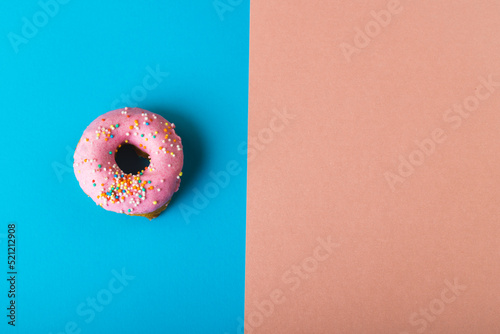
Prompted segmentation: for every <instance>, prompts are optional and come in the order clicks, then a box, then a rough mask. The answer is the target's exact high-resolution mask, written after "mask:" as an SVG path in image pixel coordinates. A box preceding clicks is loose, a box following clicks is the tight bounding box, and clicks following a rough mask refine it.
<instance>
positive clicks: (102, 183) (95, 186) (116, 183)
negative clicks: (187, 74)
mask: <svg viewBox="0 0 500 334" xmlns="http://www.w3.org/2000/svg"><path fill="white" fill-rule="evenodd" d="M174 129H175V125H174V124H173V123H170V122H168V121H167V120H166V119H165V118H163V117H162V116H160V115H157V114H154V113H152V112H149V111H147V110H144V109H140V108H123V109H117V110H113V111H110V112H108V113H106V114H104V115H102V116H100V117H99V118H97V119H96V120H94V121H93V122H92V123H91V124H90V125H89V126H88V127H87V129H86V130H85V131H84V132H83V136H82V138H81V139H80V141H79V142H78V145H77V147H76V151H75V156H74V165H73V167H74V170H75V175H76V178H77V179H78V182H79V183H80V187H82V189H83V191H84V192H85V193H86V194H87V195H88V196H89V197H90V198H92V199H93V200H94V202H96V204H97V205H100V206H101V207H103V208H104V209H106V210H109V211H113V212H117V213H124V214H127V215H131V216H143V217H147V218H149V219H153V218H156V217H158V216H159V215H160V213H161V212H162V211H163V210H165V209H166V207H167V205H168V203H169V202H170V199H171V198H172V195H173V194H174V193H175V192H176V191H177V190H178V189H179V184H180V182H181V180H180V177H181V176H182V165H183V161H184V155H183V151H182V142H181V138H180V137H179V136H177V135H176V133H175V131H174ZM127 144H128V145H133V146H134V149H135V150H136V152H137V153H138V155H140V156H143V157H147V158H148V159H149V161H150V165H149V167H146V168H145V169H144V170H142V171H141V172H139V173H137V174H135V175H134V174H126V173H124V172H123V171H122V170H121V169H120V167H118V165H117V163H116V160H115V156H116V153H117V152H118V150H119V148H121V147H122V146H123V145H127Z"/></svg>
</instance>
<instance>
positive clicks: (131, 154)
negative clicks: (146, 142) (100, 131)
mask: <svg viewBox="0 0 500 334" xmlns="http://www.w3.org/2000/svg"><path fill="white" fill-rule="evenodd" d="M147 157H148V154H147V153H146V152H144V151H142V150H141V149H139V148H138V147H137V146H134V145H131V144H122V146H121V147H120V148H119V149H118V152H116V158H115V159H116V164H117V165H118V167H120V169H121V170H122V171H123V172H124V173H125V174H138V173H140V172H141V171H143V170H144V168H146V167H149V164H150V161H149V159H148V158H147Z"/></svg>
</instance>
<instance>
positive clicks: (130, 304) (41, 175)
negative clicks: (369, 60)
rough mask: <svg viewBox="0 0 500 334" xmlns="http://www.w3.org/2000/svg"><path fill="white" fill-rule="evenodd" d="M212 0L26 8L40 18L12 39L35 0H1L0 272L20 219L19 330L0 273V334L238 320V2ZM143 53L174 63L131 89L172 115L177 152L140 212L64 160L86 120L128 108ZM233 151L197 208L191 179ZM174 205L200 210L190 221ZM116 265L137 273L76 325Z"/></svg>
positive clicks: (244, 42)
mask: <svg viewBox="0 0 500 334" xmlns="http://www.w3.org/2000/svg"><path fill="white" fill-rule="evenodd" d="M222 2H223V3H226V6H227V7H225V9H226V11H224V8H223V7H219V10H220V11H221V13H220V14H221V15H219V13H218V11H217V9H216V8H215V7H214V4H213V1H212V0H203V1H201V0H200V1H171V0H169V1H123V0H122V1H95V0H91V1H89V0H87V1H79V0H72V1H69V2H68V3H67V4H60V5H59V9H58V12H57V13H55V15H54V17H49V19H48V22H46V23H45V24H43V23H44V22H43V20H42V19H43V16H38V17H36V18H35V19H36V20H39V21H37V22H38V23H39V24H40V25H42V26H41V27H39V28H38V32H36V33H34V34H33V35H34V36H31V37H30V38H27V39H26V40H27V43H23V44H20V45H18V52H17V53H16V51H15V47H13V45H12V43H11V42H10V40H9V33H11V32H12V33H15V34H17V35H19V36H22V28H23V25H24V22H23V17H26V18H27V19H28V20H29V21H30V22H33V19H34V17H33V16H34V15H35V16H36V15H37V14H36V13H38V12H40V11H41V10H42V9H41V7H40V5H39V4H38V3H37V1H17V2H14V1H12V2H10V1H8V2H2V3H0V18H1V20H0V28H1V31H0V56H1V62H0V71H1V79H2V80H0V89H1V90H0V91H1V96H2V131H1V136H2V142H3V143H4V153H3V154H2V166H3V168H4V177H3V178H2V192H1V195H0V196H1V202H2V220H1V222H2V225H1V226H0V242H1V244H0V248H1V249H2V251H1V252H0V258H4V260H1V261H0V277H4V274H5V273H6V272H7V264H6V258H7V251H6V248H7V247H6V246H7V245H6V239H5V234H6V233H7V224H8V223H9V222H15V223H16V225H17V240H18V241H17V245H16V246H17V248H16V250H17V262H18V265H17V268H16V269H17V270H18V272H19V275H18V280H17V298H16V304H17V321H16V323H17V326H16V327H15V329H13V328H11V326H8V325H7V320H8V319H7V318H6V316H5V315H6V313H7V311H6V310H5V308H6V307H7V303H8V299H7V298H6V292H7V289H8V285H7V282H6V280H5V279H1V281H2V282H3V283H1V284H0V289H1V291H0V295H1V296H2V297H1V298H0V303H1V304H0V309H2V310H4V311H1V313H0V319H2V320H1V323H0V332H1V333H11V332H12V333H30V334H31V333H54V334H56V333H66V332H68V333H71V331H65V326H66V325H67V324H68V323H71V322H74V323H76V326H77V328H78V329H77V330H76V331H74V332H75V333H78V332H79V331H78V330H80V333H225V332H228V333H235V332H236V331H237V330H236V329H237V327H238V324H239V322H238V320H237V319H238V317H242V316H243V309H244V277H245V272H244V270H245V215H246V212H245V210H246V209H245V204H246V156H244V155H241V154H239V153H238V150H237V148H238V146H239V145H240V144H241V143H243V142H245V141H246V138H247V91H248V29H249V3H248V2H247V1H240V3H239V4H237V1H234V0H233V2H232V4H233V5H231V4H228V3H227V1H226V0H223V1H222ZM40 20H42V21H40ZM31 33H33V32H31ZM10 38H12V35H10ZM148 66H149V67H150V68H152V69H153V70H154V69H156V68H157V66H159V69H160V71H161V72H168V73H169V75H168V77H165V78H163V80H162V81H161V82H160V83H159V85H158V87H157V88H155V89H153V90H151V91H148V92H147V96H146V97H145V98H144V99H143V100H142V101H135V102H137V106H139V107H141V108H144V109H148V110H151V111H153V112H156V113H159V114H161V115H163V116H164V117H166V118H167V119H168V120H169V121H171V122H174V123H176V125H177V129H176V130H177V133H178V134H179V135H180V136H181V137H182V139H183V144H184V153H185V165H184V176H183V178H182V183H181V188H180V190H179V192H177V193H176V194H175V195H174V198H173V200H172V203H171V204H170V206H169V208H168V209H167V211H165V212H164V213H163V214H162V215H161V216H160V217H159V218H158V219H155V220H153V221H151V222H150V221H148V220H147V219H146V218H141V217H128V216H125V215H119V214H115V213H111V212H108V211H105V210H103V209H102V208H100V207H98V206H96V205H95V204H94V202H93V201H92V200H91V199H90V198H88V197H87V196H86V195H85V194H84V193H83V191H82V190H81V189H80V187H79V185H78V183H77V181H76V179H75V177H74V174H73V171H72V163H73V160H72V155H73V150H74V148H75V147H76V144H77V142H78V140H79V139H80V136H81V135H82V132H83V130H84V129H85V128H86V126H87V125H88V124H90V122H91V121H92V120H94V119H95V118H96V117H98V116H99V115H101V114H103V113H105V112H107V111H109V110H111V109H112V108H113V107H120V106H125V104H123V103H120V104H118V105H116V104H115V105H114V106H113V103H114V101H115V100H116V99H120V96H121V94H130V93H131V92H132V91H133V90H134V89H135V88H136V87H137V86H141V85H142V82H143V79H144V78H145V77H146V76H147V75H148V70H147V67H148ZM141 99H142V97H141ZM232 160H236V161H237V163H238V164H239V167H240V168H241V169H240V173H239V174H238V175H235V176H232V177H231V179H230V182H229V184H228V185H227V187H225V188H219V191H218V192H217V193H216V194H215V195H213V193H212V195H211V196H212V197H213V198H209V199H208V203H205V204H203V205H202V206H203V207H202V208H201V209H199V210H198V209H196V207H195V206H194V205H195V204H194V202H193V200H194V199H195V192H196V190H199V191H200V192H202V193H204V191H205V186H206V185H207V184H210V182H211V181H212V179H211V177H210V176H209V174H210V172H214V173H217V172H219V171H223V170H225V169H226V165H227V163H228V162H229V161H232ZM211 191H213V189H212V190H211ZM181 204H185V205H186V206H185V207H188V206H189V207H191V208H193V209H195V210H198V211H196V213H195V214H192V215H190V216H189V218H188V219H186V218H185V215H184V216H183V214H182V212H181V209H180V207H181ZM198 208H200V206H198ZM113 270H116V271H117V272H121V271H122V270H125V272H126V274H127V275H131V276H134V277H135V278H134V279H133V280H131V281H130V282H129V283H128V285H127V286H125V287H124V288H123V291H121V292H120V293H117V294H113V295H112V296H113V299H112V300H111V302H110V303H109V304H108V305H105V306H104V307H103V310H102V311H101V312H96V314H95V317H94V318H93V319H92V320H91V321H89V322H88V323H87V322H86V320H89V318H90V317H89V316H88V315H86V316H81V315H79V314H77V307H78V306H79V305H81V304H82V303H86V301H87V298H96V296H97V295H98V293H99V292H102V289H108V283H109V282H110V280H111V279H112V278H113V277H114V276H113V274H112V271H113ZM116 286H117V287H118V286H119V284H118V283H117V284H116ZM70 327H71V325H70Z"/></svg>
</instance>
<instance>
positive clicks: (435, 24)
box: [245, 0, 500, 333]
mask: <svg viewBox="0 0 500 334" xmlns="http://www.w3.org/2000/svg"><path fill="white" fill-rule="evenodd" d="M372 11H374V12H373V13H372ZM389 15H390V16H389ZM375 17H376V18H378V20H379V23H377V21H376V19H375ZM358 29H362V30H365V29H367V31H368V33H366V32H365V33H360V30H358ZM250 41H251V42H250V49H251V50H250V120H249V123H250V128H249V136H250V141H249V143H250V149H249V171H248V223H247V224H248V227H247V281H246V307H245V313H246V314H245V322H246V330H245V332H246V333H423V332H425V333H500V317H499V309H500V279H499V278H500V242H499V241H500V229H499V217H500V209H499V200H498V198H499V195H500V187H499V184H500V168H499V167H500V158H499V154H498V151H499V149H500V140H499V139H500V131H499V129H500V127H499V126H500V2H499V1H497V0H482V1H465V0H464V1H443V0H440V1H438V0H436V1H426V2H421V1H410V0H406V1H400V2H398V1H387V0H380V1H379V0H376V1H369V2H368V1H356V2H355V1H311V0H292V1H266V0H252V1H251V37H250ZM343 43H345V44H343ZM347 44H348V45H347ZM354 47H356V49H355V51H353V52H354V53H353V54H348V52H347V51H345V50H351V51H352V50H354ZM343 50H344V51H343ZM489 76H492V77H491V78H490V79H489V80H490V83H489V84H485V83H484V82H485V80H488V77H489ZM454 105H455V107H453V106H454ZM453 108H454V109H453ZM467 109H469V110H471V111H467ZM278 114H281V116H278ZM286 114H289V116H286ZM283 115H285V116H283ZM422 145H423V146H422ZM420 146H421V147H423V148H419V147H420ZM398 169H399V171H398ZM387 178H390V180H391V181H388V179H387ZM318 238H322V239H318ZM328 239H330V243H331V245H330V247H325V246H324V243H325V242H326V243H327V242H328ZM318 240H321V241H318ZM453 285H455V287H453Z"/></svg>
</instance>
